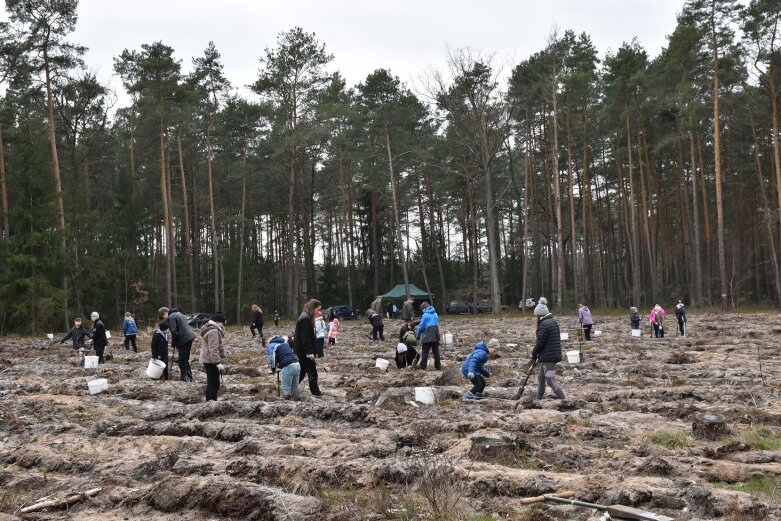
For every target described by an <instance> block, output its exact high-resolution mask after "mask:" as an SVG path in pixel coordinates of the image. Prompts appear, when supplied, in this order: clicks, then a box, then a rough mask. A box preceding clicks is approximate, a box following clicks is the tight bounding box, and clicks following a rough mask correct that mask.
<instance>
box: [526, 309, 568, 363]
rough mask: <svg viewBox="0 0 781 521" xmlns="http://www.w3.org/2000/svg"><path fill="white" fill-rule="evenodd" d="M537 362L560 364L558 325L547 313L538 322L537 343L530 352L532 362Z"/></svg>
mask: <svg viewBox="0 0 781 521" xmlns="http://www.w3.org/2000/svg"><path fill="white" fill-rule="evenodd" d="M534 359H536V360H537V361H538V362H561V333H560V331H559V323H558V322H556V320H555V319H554V318H553V315H552V314H550V313H548V314H547V315H545V316H544V317H542V319H541V320H540V324H539V327H538V328H537V343H536V344H535V345H534V351H532V360H534Z"/></svg>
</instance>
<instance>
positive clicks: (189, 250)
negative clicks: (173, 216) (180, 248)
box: [176, 130, 198, 313]
mask: <svg viewBox="0 0 781 521" xmlns="http://www.w3.org/2000/svg"><path fill="white" fill-rule="evenodd" d="M176 148H177V150H178V152H179V176H180V178H181V180H182V209H183V212H184V217H183V219H182V220H183V221H184V223H183V224H184V245H185V251H186V255H187V274H188V276H189V277H188V278H189V279H190V280H189V282H190V306H191V308H190V311H192V312H193V313H194V312H195V310H197V309H198V305H197V304H198V301H197V299H196V295H195V269H194V266H193V241H192V237H191V236H190V208H189V206H190V205H189V204H188V201H187V178H186V176H185V175H184V154H183V153H182V132H181V130H179V131H178V132H177V134H176Z"/></svg>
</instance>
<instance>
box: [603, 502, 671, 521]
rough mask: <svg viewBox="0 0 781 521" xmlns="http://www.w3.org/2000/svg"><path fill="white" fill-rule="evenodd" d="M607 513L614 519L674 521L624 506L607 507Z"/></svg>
mask: <svg viewBox="0 0 781 521" xmlns="http://www.w3.org/2000/svg"><path fill="white" fill-rule="evenodd" d="M607 513H608V514H610V517H612V518H615V519H632V520H640V521H675V520H674V519H673V518H672V517H667V516H663V515H661V514H655V513H654V512H648V511H646V510H640V509H639V508H632V507H626V506H624V505H613V506H609V507H607Z"/></svg>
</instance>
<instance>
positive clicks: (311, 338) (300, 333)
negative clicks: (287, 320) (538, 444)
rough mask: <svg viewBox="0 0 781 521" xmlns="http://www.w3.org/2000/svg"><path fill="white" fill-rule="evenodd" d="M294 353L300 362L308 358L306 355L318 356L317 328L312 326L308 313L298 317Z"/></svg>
mask: <svg viewBox="0 0 781 521" xmlns="http://www.w3.org/2000/svg"><path fill="white" fill-rule="evenodd" d="M293 351H294V352H295V353H296V355H297V356H298V358H299V360H300V359H303V358H306V355H317V347H316V346H315V328H314V327H313V326H312V319H310V318H309V315H308V314H307V313H301V314H300V315H299V316H298V321H297V322H296V331H295V334H294V338H293Z"/></svg>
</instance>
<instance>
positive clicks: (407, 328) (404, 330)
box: [399, 322, 415, 342]
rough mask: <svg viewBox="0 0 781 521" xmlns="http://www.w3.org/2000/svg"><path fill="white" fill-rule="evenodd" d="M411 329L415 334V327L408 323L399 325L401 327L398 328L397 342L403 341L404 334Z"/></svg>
mask: <svg viewBox="0 0 781 521" xmlns="http://www.w3.org/2000/svg"><path fill="white" fill-rule="evenodd" d="M409 331H412V334H413V335H414V334H415V328H414V327H409V325H408V324H407V323H406V322H405V323H404V325H403V326H401V329H400V330H399V342H404V336H405V335H406V334H407V333H408V332H409Z"/></svg>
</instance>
